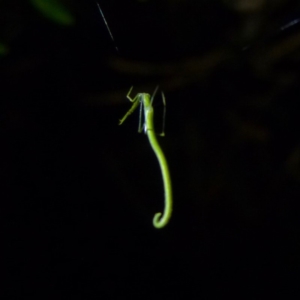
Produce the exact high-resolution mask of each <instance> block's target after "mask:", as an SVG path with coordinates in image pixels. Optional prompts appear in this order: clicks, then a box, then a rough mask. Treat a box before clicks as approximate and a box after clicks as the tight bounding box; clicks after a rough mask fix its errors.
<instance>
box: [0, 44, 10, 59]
mask: <svg viewBox="0 0 300 300" xmlns="http://www.w3.org/2000/svg"><path fill="white" fill-rule="evenodd" d="M8 51H9V50H8V47H7V46H6V45H4V44H2V43H0V56H3V55H6V54H7V53H8Z"/></svg>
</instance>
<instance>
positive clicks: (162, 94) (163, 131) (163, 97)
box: [160, 92, 167, 136]
mask: <svg viewBox="0 0 300 300" xmlns="http://www.w3.org/2000/svg"><path fill="white" fill-rule="evenodd" d="M161 97H162V102H163V105H164V111H163V124H162V133H161V134H160V136H165V125H166V111H167V106H166V97H165V94H164V93H163V92H161Z"/></svg>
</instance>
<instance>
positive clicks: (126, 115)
mask: <svg viewBox="0 0 300 300" xmlns="http://www.w3.org/2000/svg"><path fill="white" fill-rule="evenodd" d="M132 89H133V86H132V87H131V88H130V90H129V92H128V94H127V95H126V98H127V99H128V100H129V101H130V102H133V104H132V106H131V108H130V109H129V110H128V111H127V113H126V114H125V116H124V117H123V118H122V119H121V120H120V121H119V125H122V124H123V122H124V121H125V120H126V119H127V117H128V116H129V115H131V114H132V113H133V112H134V111H135V109H136V108H137V107H138V105H139V104H140V101H138V100H139V95H140V94H137V95H136V96H135V97H134V98H133V99H132V98H131V97H130V96H129V95H130V93H131V91H132Z"/></svg>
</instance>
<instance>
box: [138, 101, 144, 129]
mask: <svg viewBox="0 0 300 300" xmlns="http://www.w3.org/2000/svg"><path fill="white" fill-rule="evenodd" d="M137 101H139V100H137ZM140 102H141V104H140V116H139V129H138V132H139V133H141V132H142V131H143V125H142V118H143V105H144V104H143V101H140Z"/></svg>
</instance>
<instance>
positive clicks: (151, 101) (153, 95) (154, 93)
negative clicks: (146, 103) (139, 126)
mask: <svg viewBox="0 0 300 300" xmlns="http://www.w3.org/2000/svg"><path fill="white" fill-rule="evenodd" d="M158 88H159V86H158V85H157V86H156V88H155V90H154V92H153V94H152V97H151V100H150V104H151V105H152V103H153V99H154V97H155V95H156V92H157V90H158Z"/></svg>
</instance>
